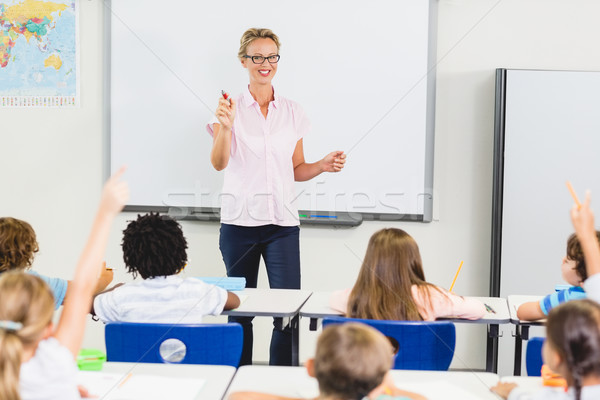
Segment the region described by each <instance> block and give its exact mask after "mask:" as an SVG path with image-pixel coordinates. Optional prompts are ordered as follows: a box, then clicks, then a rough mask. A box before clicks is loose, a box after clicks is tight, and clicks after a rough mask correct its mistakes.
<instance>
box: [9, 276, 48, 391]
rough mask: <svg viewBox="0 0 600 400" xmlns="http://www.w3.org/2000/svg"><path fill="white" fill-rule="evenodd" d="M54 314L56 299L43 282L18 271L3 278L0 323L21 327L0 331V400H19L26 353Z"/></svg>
mask: <svg viewBox="0 0 600 400" xmlns="http://www.w3.org/2000/svg"><path fill="white" fill-rule="evenodd" d="M53 313H54V298H53V296H52V292H51V291H50V288H49V287H48V285H46V283H45V282H44V281H43V280H42V279H40V278H38V277H37V276H33V275H30V274H27V273H24V272H16V271H15V272H6V273H3V274H2V275H1V276H0V320H1V321H11V322H16V323H19V324H22V327H20V328H19V329H16V330H13V329H6V328H0V399H7V400H19V399H20V396H19V373H20V370H21V360H22V357H23V350H24V349H25V348H26V347H28V346H32V345H34V344H35V343H36V342H37V341H38V340H39V339H40V337H41V335H42V334H43V332H44V329H45V328H46V327H47V326H48V325H49V324H50V322H51V321H52V314H53Z"/></svg>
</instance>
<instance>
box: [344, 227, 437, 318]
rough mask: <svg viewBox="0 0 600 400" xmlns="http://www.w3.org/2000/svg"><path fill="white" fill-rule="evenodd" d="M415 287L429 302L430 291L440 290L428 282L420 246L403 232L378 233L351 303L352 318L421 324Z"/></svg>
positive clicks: (372, 237) (393, 230)
mask: <svg viewBox="0 0 600 400" xmlns="http://www.w3.org/2000/svg"><path fill="white" fill-rule="evenodd" d="M412 285H417V288H418V290H419V291H420V292H421V294H422V296H423V298H424V299H426V301H428V302H431V299H430V296H429V290H431V289H434V290H439V289H438V288H437V287H436V286H435V285H432V284H430V283H427V282H426V281H425V273H424V272H423V265H422V263H421V254H420V253H419V247H418V246H417V242H415V240H414V239H413V238H412V237H411V236H410V235H409V234H408V233H406V232H404V231H403V230H401V229H395V228H387V229H382V230H380V231H378V232H375V234H373V236H371V239H370V240H369V246H368V248H367V254H366V255H365V259H364V261H363V264H362V267H361V269H360V272H359V273H358V278H357V279H356V283H355V284H354V287H353V288H352V291H351V292H350V297H349V299H348V311H347V315H348V316H349V317H351V318H365V319H391V320H411V321H420V320H422V319H423V318H422V317H421V314H419V310H418V307H417V304H416V303H415V300H414V298H413V295H412Z"/></svg>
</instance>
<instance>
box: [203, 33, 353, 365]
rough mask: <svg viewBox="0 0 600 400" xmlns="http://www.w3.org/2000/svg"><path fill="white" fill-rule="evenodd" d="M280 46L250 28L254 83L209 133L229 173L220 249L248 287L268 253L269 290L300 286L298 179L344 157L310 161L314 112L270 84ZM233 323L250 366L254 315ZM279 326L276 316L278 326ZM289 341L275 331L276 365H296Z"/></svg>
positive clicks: (247, 51) (218, 161)
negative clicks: (306, 144) (306, 143)
mask: <svg viewBox="0 0 600 400" xmlns="http://www.w3.org/2000/svg"><path fill="white" fill-rule="evenodd" d="M279 48H280V43H279V38H278V37H277V35H275V34H274V33H273V32H272V31H271V30H269V29H257V28H252V29H248V30H247V31H246V32H244V34H243V35H242V38H241V40H240V48H239V52H238V58H239V60H240V63H241V65H242V67H243V68H245V69H246V70H247V71H248V78H249V84H248V87H247V88H245V89H244V90H243V91H242V93H241V94H240V95H238V96H237V97H235V98H229V97H228V96H227V98H226V96H223V97H221V98H220V99H219V105H218V107H217V110H216V113H215V117H214V118H213V119H212V120H211V121H210V122H209V123H208V125H207V130H208V132H209V133H210V134H211V135H212V137H213V147H212V151H211V155H210V160H211V162H212V165H213V166H214V168H215V169H216V170H217V171H221V170H224V171H225V179H224V184H223V191H222V193H223V195H222V197H221V233H220V239H219V247H220V249H221V253H222V255H223V261H224V262H225V266H226V267H227V275H228V276H236V277H245V278H246V286H247V287H256V284H257V278H258V266H259V262H260V258H261V257H262V258H263V259H264V261H265V265H266V268H267V275H268V277H269V285H270V287H271V288H283V289H299V288H300V250H299V237H300V235H299V228H298V225H299V224H300V221H299V218H298V209H297V207H296V205H295V204H294V200H295V199H296V194H295V191H294V181H306V180H309V179H312V178H314V177H315V176H317V175H319V174H321V173H322V172H339V171H341V170H342V168H343V167H344V163H345V158H346V156H345V155H344V153H343V152H342V151H334V152H331V153H329V154H327V155H326V156H325V157H324V158H323V159H321V160H319V161H317V162H315V163H307V162H306V161H305V160H304V150H303V145H302V139H303V137H304V136H305V135H306V134H308V132H309V130H310V122H309V120H308V117H307V116H306V114H305V113H304V111H303V109H302V107H300V105H299V104H298V103H296V102H294V101H292V100H289V99H287V98H285V97H283V96H281V95H280V93H279V92H278V91H276V90H275V89H274V88H273V85H272V81H273V78H274V77H275V74H276V73H277V69H278V65H279V60H280V55H279ZM315 89H316V88H315ZM230 320H231V321H236V322H239V323H241V324H242V326H243V328H244V350H243V352H242V360H241V365H245V364H251V363H252V341H253V340H252V318H249V317H235V318H234V317H231V318H230ZM279 323H280V322H277V321H274V325H275V326H277V325H278V324H279ZM291 340H292V336H291V331H290V330H289V328H286V329H284V330H280V329H278V328H277V327H275V328H274V329H273V334H272V338H271V357H270V363H271V364H276V365H291Z"/></svg>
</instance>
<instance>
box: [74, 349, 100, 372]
mask: <svg viewBox="0 0 600 400" xmlns="http://www.w3.org/2000/svg"><path fill="white" fill-rule="evenodd" d="M105 361H106V354H104V353H103V352H101V351H100V350H96V349H81V350H79V353H78V354H77V368H79V369H80V370H81V371H100V370H101V369H102V366H103V365H104V362H105Z"/></svg>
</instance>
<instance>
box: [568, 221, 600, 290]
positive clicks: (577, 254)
mask: <svg viewBox="0 0 600 400" xmlns="http://www.w3.org/2000/svg"><path fill="white" fill-rule="evenodd" d="M596 239H597V240H598V241H599V242H600V232H599V231H596ZM562 268H563V278H564V279H565V281H567V282H568V283H570V284H572V285H580V284H581V283H582V282H583V281H585V280H586V279H587V277H588V275H587V270H586V267H585V258H584V257H583V250H582V249H581V243H579V239H578V238H577V235H576V234H572V235H571V236H569V239H568V240H567V255H566V256H565V259H564V260H563V265H562ZM573 273H575V276H573ZM575 280H578V281H579V282H578V283H577V282H573V281H575Z"/></svg>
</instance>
